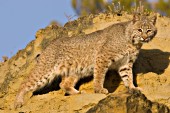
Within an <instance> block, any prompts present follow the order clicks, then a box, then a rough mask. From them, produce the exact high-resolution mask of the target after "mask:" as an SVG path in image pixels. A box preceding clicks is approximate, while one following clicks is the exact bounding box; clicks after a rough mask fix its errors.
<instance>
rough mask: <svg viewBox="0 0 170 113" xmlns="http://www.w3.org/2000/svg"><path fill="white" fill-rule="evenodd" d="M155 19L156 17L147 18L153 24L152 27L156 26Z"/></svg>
mask: <svg viewBox="0 0 170 113" xmlns="http://www.w3.org/2000/svg"><path fill="white" fill-rule="evenodd" d="M156 19H157V16H156V15H153V16H152V17H150V18H149V20H150V21H151V22H152V23H153V25H155V24H156Z"/></svg>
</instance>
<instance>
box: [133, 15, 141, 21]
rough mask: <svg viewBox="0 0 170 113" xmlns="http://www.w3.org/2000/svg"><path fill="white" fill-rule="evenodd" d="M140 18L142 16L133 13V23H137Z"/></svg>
mask: <svg viewBox="0 0 170 113" xmlns="http://www.w3.org/2000/svg"><path fill="white" fill-rule="evenodd" d="M139 20H140V16H139V15H138V14H134V15H133V20H132V21H133V23H135V22H136V21H139Z"/></svg>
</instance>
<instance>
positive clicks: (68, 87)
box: [60, 76, 80, 95]
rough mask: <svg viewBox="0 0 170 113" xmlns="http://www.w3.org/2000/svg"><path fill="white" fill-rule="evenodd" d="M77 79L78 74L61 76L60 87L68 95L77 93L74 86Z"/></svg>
mask: <svg viewBox="0 0 170 113" xmlns="http://www.w3.org/2000/svg"><path fill="white" fill-rule="evenodd" d="M78 80H79V78H78V76H68V77H62V81H61V83H60V88H61V89H62V90H64V91H65V92H66V93H68V94H70V95H73V94H78V93H80V91H78V90H77V89H75V88H74V86H75V84H76V83H77V81H78Z"/></svg>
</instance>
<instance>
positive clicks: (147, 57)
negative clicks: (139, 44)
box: [133, 49, 170, 74]
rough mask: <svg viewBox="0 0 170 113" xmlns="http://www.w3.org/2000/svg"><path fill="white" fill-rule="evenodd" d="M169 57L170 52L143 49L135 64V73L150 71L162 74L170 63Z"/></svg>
mask: <svg viewBox="0 0 170 113" xmlns="http://www.w3.org/2000/svg"><path fill="white" fill-rule="evenodd" d="M169 57H170V52H163V51H161V50H159V49H151V50H144V49H142V50H141V51H140V53H139V57H138V59H137V60H136V62H135V64H134V69H133V70H134V74H138V73H144V74H145V73H148V72H153V73H156V74H162V73H164V71H165V69H166V68H167V67H168V65H169V63H170V60H169Z"/></svg>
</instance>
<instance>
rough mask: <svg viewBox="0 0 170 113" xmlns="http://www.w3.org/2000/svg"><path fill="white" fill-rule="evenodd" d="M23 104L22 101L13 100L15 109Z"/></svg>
mask: <svg viewBox="0 0 170 113" xmlns="http://www.w3.org/2000/svg"><path fill="white" fill-rule="evenodd" d="M23 104H24V101H19V100H18V101H15V103H14V108H15V109H17V108H20V107H22V106H23Z"/></svg>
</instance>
